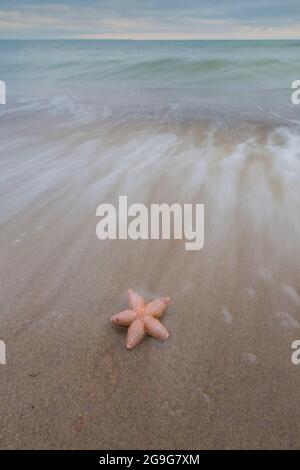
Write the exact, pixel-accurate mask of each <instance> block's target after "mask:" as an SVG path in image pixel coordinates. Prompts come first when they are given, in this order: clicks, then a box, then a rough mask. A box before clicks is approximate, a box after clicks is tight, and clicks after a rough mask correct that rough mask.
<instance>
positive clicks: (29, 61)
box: [0, 40, 300, 121]
mask: <svg viewBox="0 0 300 470" xmlns="http://www.w3.org/2000/svg"><path fill="white" fill-rule="evenodd" d="M299 55H300V41H292V40H291V41H279V40H278V41H275V40H273V41H109V40H108V41H82V40H81V41H75V40H74V41H73V40H68V41H66V40H64V41H63V40H59V41H56V40H51V41H49V40H48V41H47V40H44V41H19V40H9V41H4V40H1V41H0V77H1V79H2V80H5V81H6V83H7V86H8V98H9V103H10V104H16V103H17V104H19V103H20V102H22V105H23V106H24V102H25V103H26V105H27V106H29V108H30V107H35V108H45V107H48V108H51V109H52V110H54V111H56V110H57V111H58V112H62V111H67V112H69V111H71V112H72V113H73V114H76V112H77V111H78V110H79V112H82V110H83V107H84V108H85V111H86V108H88V109H89V111H90V113H91V115H92V114H93V116H97V117H99V116H104V117H109V116H111V115H113V116H115V115H118V114H122V115H123V116H129V117H134V116H135V114H136V113H137V114H138V115H139V116H151V117H153V116H154V117H155V118H156V117H159V118H161V117H164V118H165V117H166V115H167V117H168V118H169V117H170V118H174V119H181V120H186V119H194V118H196V119H198V118H203V116H204V115H205V117H208V118H212V119H217V120H219V121H220V120H222V119H225V118H227V117H229V118H230V119H232V118H234V117H235V118H236V117H238V119H240V118H243V117H245V118H247V119H249V118H251V119H255V118H257V117H259V119H265V120H267V119H274V118H275V119H280V120H281V121H284V120H285V119H287V118H297V115H296V114H295V107H294V106H293V105H292V104H291V98H290V97H291V89H290V87H291V82H292V81H293V80H295V79H297V78H299V73H300V67H299ZM2 111H3V110H2ZM298 114H299V113H298Z"/></svg>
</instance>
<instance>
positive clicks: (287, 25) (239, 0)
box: [0, 0, 300, 39]
mask: <svg viewBox="0 0 300 470" xmlns="http://www.w3.org/2000/svg"><path fill="white" fill-rule="evenodd" d="M0 38H28V39H30V38H116V39H119V38H122V39H123V38H128V39H222V38H229V39H230V38H234V39H238V38H245V39H247V38H250V39H255V38H300V0H61V1H60V0H0Z"/></svg>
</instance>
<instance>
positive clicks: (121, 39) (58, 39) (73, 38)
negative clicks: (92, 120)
mask: <svg viewBox="0 0 300 470" xmlns="http://www.w3.org/2000/svg"><path fill="white" fill-rule="evenodd" d="M0 41H135V42H138V41H148V42H155V41H166V42H171V41H187V42H188V41H300V37H295V38H286V37H284V38H282V37H274V38H145V39H143V38H82V37H69V38H64V37H49V38H46V37H45V38H38V37H33V38H11V37H9V38H5V37H3V38H2V37H0Z"/></svg>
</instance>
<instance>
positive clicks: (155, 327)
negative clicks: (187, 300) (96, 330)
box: [111, 289, 171, 349]
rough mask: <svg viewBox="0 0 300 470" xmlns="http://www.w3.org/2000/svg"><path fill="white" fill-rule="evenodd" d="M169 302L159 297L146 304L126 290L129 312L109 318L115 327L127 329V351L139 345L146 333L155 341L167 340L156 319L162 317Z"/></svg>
mask: <svg viewBox="0 0 300 470" xmlns="http://www.w3.org/2000/svg"><path fill="white" fill-rule="evenodd" d="M170 300H171V299H170V297H159V298H158V299H155V300H152V302H149V303H148V304H146V303H145V301H144V299H143V297H141V296H139V295H138V294H136V293H135V292H134V291H133V290H132V289H128V304H129V310H123V311H122V312H119V313H117V314H116V315H114V316H113V317H111V321H112V323H114V324H115V325H119V326H128V327H129V328H128V331H127V340H126V347H127V348H128V349H132V348H134V346H136V345H137V344H139V343H140V342H141V341H142V339H143V338H144V337H145V335H146V333H148V335H151V336H154V338H157V339H162V340H164V339H167V338H168V336H169V332H168V330H167V329H166V328H165V327H164V326H163V325H162V324H161V323H160V321H159V320H157V319H158V318H160V317H161V316H162V314H163V313H164V311H165V309H166V307H167V305H168V303H169V302H170Z"/></svg>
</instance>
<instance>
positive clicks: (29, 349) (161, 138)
mask: <svg viewBox="0 0 300 470" xmlns="http://www.w3.org/2000/svg"><path fill="white" fill-rule="evenodd" d="M41 126H43V123H41ZM122 131H124V133H123V134H122ZM139 132H140V131H139V130H135V131H134V133H133V134H132V135H131V136H130V137H129V136H128V129H125V130H124V128H123V127H122V126H121V128H119V129H118V134H119V135H123V136H124V141H123V142H122V145H120V148H122V152H120V149H118V148H117V149H115V134H114V132H112V133H110V132H108V133H107V134H106V138H107V139H108V138H110V139H111V142H112V143H111V146H108V144H107V141H106V143H105V145H106V149H109V150H106V151H104V150H103V145H104V144H103V142H101V141H99V140H97V130H96V129H94V130H92V131H91V132H90V134H89V135H87V134H85V140H86V141H87V143H85V144H84V145H83V144H82V142H81V144H82V146H80V142H79V141H80V139H81V137H82V136H81V135H79V134H76V133H73V132H71V131H65V134H63V135H57V134H56V136H55V138H54V137H53V135H52V134H51V127H50V128H49V127H48V134H47V141H46V137H45V136H40V135H39V134H38V133H37V135H36V137H35V138H36V140H37V141H38V145H39V148H40V150H41V149H42V150H43V152H40V153H39V154H37V153H36V151H35V149H34V148H33V145H34V143H32V142H27V143H26V139H25V137H24V141H22V133H21V132H20V133H19V134H17V136H18V137H17V138H16V139H15V141H14V144H12V148H11V147H9V144H7V145H8V147H9V152H7V151H6V152H4V151H2V154H1V160H0V161H1V170H2V171H1V174H2V186H1V187H2V192H3V202H4V204H3V205H2V209H1V233H0V240H1V244H0V281H1V282H0V302H1V315H0V319H1V326H0V338H1V339H3V340H5V342H6V346H7V364H6V365H5V366H0V367H1V374H0V396H1V430H2V431H1V436H0V445H1V448H3V449H12V448H17V449H29V448H33V449H44V448H46V449H55V448H56V449H92V448H98V449H105V448H110V449H142V448H143V449H207V448H213V449H216V448H218V449H229V448H239V449H253V448H258V449H266V448H299V437H300V411H299V406H298V402H299V389H300V366H298V367H297V366H294V365H293V364H292V363H291V343H292V341H294V340H295V339H300V323H298V322H300V317H299V296H298V293H299V282H300V270H299V265H300V264H299V250H298V249H297V246H298V240H299V238H298V237H299V231H298V225H297V224H298V221H297V219H294V218H293V215H294V216H295V217H296V215H297V214H299V212H296V210H298V205H299V203H298V200H299V198H298V199H297V197H296V196H297V195H299V194H298V193H297V191H299V190H298V189H297V188H296V185H294V186H293V184H294V183H290V182H289V181H288V182H286V181H285V179H284V178H285V175H284V172H283V171H281V168H280V167H277V166H276V162H274V164H273V160H272V162H271V163H270V161H269V160H268V158H267V157H266V158H264V156H262V154H261V153H258V152H257V148H256V147H254V149H251V150H250V151H249V152H248V153H247V158H246V159H242V160H240V159H238V158H237V157H236V156H234V155H233V160H230V159H227V160H226V162H225V163H224V164H222V165H221V166H220V164H219V150H220V149H219V146H217V147H216V149H217V150H216V151H215V153H214V152H212V153H210V154H208V153H206V152H207V148H206V149H204V150H203V158H204V159H205V158H208V157H207V155H210V157H209V158H210V163H209V165H208V170H207V171H206V172H204V171H202V169H203V168H202V166H201V165H203V159H201V158H199V154H198V155H197V157H195V156H194V155H193V154H192V153H188V152H187V153H186V154H185V155H184V158H183V157H182V158H180V159H179V157H178V152H179V150H180V145H181V143H182V136H181V135H180V136H179V137H178V132H177V131H176V129H175V130H174V129H168V130H164V131H162V132H161V133H160V134H159V133H158V134H156V138H155V140H154V141H152V145H151V147H150V148H149V145H150V141H149V140H148V138H147V137H146V136H143V135H142V136H141V135H139ZM83 134H84V130H83ZM150 134H151V133H150ZM15 135H16V134H15ZM197 135H198V136H199V134H197ZM139 137H140V138H141V140H142V141H143V142H144V144H143V145H144V146H143V145H141V147H140V148H138V150H136V151H134V148H135V147H134V145H136V142H137V139H138V138H139ZM187 138H189V139H190V136H187ZM43 139H45V140H43ZM62 139H63V142H64V150H61V149H60V147H59V145H60V144H61V141H62ZM176 139H177V140H176ZM9 141H10V136H9V135H8V134H7V142H9ZM166 142H170V143H171V149H169V148H167V150H165V148H164V145H166ZM230 145H231V144H229V147H230ZM279 145H280V144H279ZM157 146H159V148H163V152H165V158H164V159H163V160H161V158H160V159H159V158H158V157H157V160H156V155H157ZM58 149H60V150H58ZM150 150H151V151H150ZM191 150H193V149H191ZM114 151H115V153H116V154H119V155H120V158H119V160H112V152H114ZM146 151H147V158H146V157H145V152H146ZM152 151H153V154H152ZM76 152H77V153H76ZM25 153H26V155H27V157H28V158H27V160H24V155H25ZM229 154H230V155H232V152H231V153H230V151H229ZM9 156H12V157H11V158H9ZM143 156H144V159H142V157H143ZM277 163H278V162H277ZM278 168H279V169H278ZM253 172H255V174H254V173H253ZM202 174H203V175H204V176H203V178H202V180H201V175H202ZM253 175H254V176H255V177H254V176H253ZM269 175H271V176H269ZM139 176H140V177H141V178H140V179H139ZM201 181H202V182H201ZM132 182H134V186H132ZM233 189H234V191H233ZM119 194H128V197H129V198H130V202H145V203H150V202H190V201H194V202H204V203H205V204H206V233H205V248H204V249H203V250H201V251H197V252H188V251H185V250H184V241H181V240H176V241H172V240H171V241H167V240H164V241H150V240H145V241H141V240H139V241H131V240H122V241H120V240H115V241H102V242H101V241H99V240H98V239H97V238H96V232H95V230H96V224H97V218H96V215H95V214H96V207H97V205H98V204H99V203H101V202H115V200H116V197H117V196H118V195H119ZM129 287H132V288H133V289H136V290H137V291H138V292H139V293H141V294H142V295H144V296H145V297H146V299H147V300H148V299H149V300H150V299H152V298H154V297H156V296H158V295H164V296H170V297H171V298H172V301H171V303H170V305H169V307H168V309H167V311H166V313H165V314H164V316H163V317H162V322H163V323H164V325H165V326H166V327H167V328H168V330H169V331H170V337H169V339H168V340H167V341H166V342H165V343H160V342H158V341H157V340H155V339H153V338H149V337H147V338H146V339H145V340H144V341H143V343H142V344H140V345H139V346H138V347H136V348H135V349H134V350H132V351H128V350H127V349H126V348H125V336H126V330H125V329H121V328H120V329H118V328H116V327H113V326H112V325H111V323H110V317H111V315H112V314H114V313H116V312H118V311H119V310H121V309H123V308H126V306H127V298H126V292H127V289H128V288H129Z"/></svg>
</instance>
